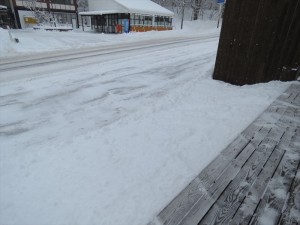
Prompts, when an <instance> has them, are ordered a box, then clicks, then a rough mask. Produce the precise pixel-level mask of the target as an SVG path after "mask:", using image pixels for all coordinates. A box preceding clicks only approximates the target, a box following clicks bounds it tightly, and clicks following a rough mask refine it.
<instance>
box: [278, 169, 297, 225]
mask: <svg viewBox="0 0 300 225" xmlns="http://www.w3.org/2000/svg"><path fill="white" fill-rule="evenodd" d="M285 224H300V164H299V165H298V169H297V170H296V175H295V176H294V180H293V182H292V185H291V188H290V190H289V192H288V198H287V200H286V204H285V206H284V208H283V210H282V214H281V216H280V219H279V222H278V225H285Z"/></svg>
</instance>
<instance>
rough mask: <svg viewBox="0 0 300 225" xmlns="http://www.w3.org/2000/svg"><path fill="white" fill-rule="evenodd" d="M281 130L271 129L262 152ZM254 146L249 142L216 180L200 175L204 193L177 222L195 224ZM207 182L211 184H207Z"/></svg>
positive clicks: (185, 224)
mask: <svg viewBox="0 0 300 225" xmlns="http://www.w3.org/2000/svg"><path fill="white" fill-rule="evenodd" d="M282 135H283V132H282V131H281V130H278V129H273V130H271V131H270V132H269V133H268V135H267V138H265V139H264V141H263V142H262V143H261V145H260V147H259V148H260V149H261V150H262V151H263V152H268V151H266V149H268V148H271V149H272V148H274V147H275V146H276V144H277V139H280V137H282ZM254 150H255V148H254V147H253V145H251V144H250V143H249V145H248V146H247V147H246V148H245V149H244V150H243V152H242V153H241V154H239V155H238V157H237V158H235V159H234V160H233V161H232V162H231V164H230V166H229V167H228V168H226V169H225V170H224V171H222V172H221V173H219V176H218V177H217V179H216V180H211V178H210V177H209V178H207V177H200V176H199V178H200V181H201V183H202V184H205V189H206V194H205V195H204V196H203V197H202V198H201V199H199V201H198V202H197V204H195V205H194V206H193V208H192V209H191V211H190V212H189V213H188V214H187V216H186V217H185V218H183V219H182V221H181V222H180V223H179V224H180V225H189V224H197V223H198V222H199V221H200V220H201V219H202V218H203V216H204V215H205V214H206V213H207V211H208V210H210V208H211V206H212V205H213V204H212V203H214V202H215V201H216V200H217V199H218V198H219V196H220V195H221V194H223V192H224V190H225V189H226V188H227V186H228V185H229V184H230V183H231V182H232V180H233V179H234V178H235V177H236V175H237V174H238V173H239V172H240V170H241V168H242V167H243V166H244V165H245V163H246V162H247V161H248V159H249V157H250V156H251V155H252V153H253V152H254ZM207 184H211V185H210V186H207Z"/></svg>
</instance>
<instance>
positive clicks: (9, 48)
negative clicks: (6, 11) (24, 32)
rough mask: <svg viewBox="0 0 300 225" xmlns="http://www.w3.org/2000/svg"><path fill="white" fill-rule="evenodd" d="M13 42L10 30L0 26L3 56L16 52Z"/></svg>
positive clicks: (0, 52) (1, 52) (0, 45)
mask: <svg viewBox="0 0 300 225" xmlns="http://www.w3.org/2000/svg"><path fill="white" fill-rule="evenodd" d="M13 44H14V43H13V42H12V41H11V40H10V37H9V33H8V30H5V29H3V28H0V56H1V57H3V56H6V55H8V54H10V53H12V52H14V50H13Z"/></svg>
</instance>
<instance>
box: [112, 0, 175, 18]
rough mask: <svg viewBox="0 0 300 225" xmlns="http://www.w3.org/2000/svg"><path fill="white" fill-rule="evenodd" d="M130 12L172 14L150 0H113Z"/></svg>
mask: <svg viewBox="0 0 300 225" xmlns="http://www.w3.org/2000/svg"><path fill="white" fill-rule="evenodd" d="M114 1H116V2H117V3H119V4H120V5H122V6H123V7H125V8H127V9H128V10H129V12H131V13H140V14H150V15H163V16H173V15H174V13H173V12H171V11H170V10H168V9H166V8H164V7H162V6H160V5H158V4H156V3H154V2H152V1H150V0H114Z"/></svg>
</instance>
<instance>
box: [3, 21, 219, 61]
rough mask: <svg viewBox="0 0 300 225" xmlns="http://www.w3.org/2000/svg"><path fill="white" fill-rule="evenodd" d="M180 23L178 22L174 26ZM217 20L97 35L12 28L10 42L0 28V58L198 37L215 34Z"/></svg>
mask: <svg viewBox="0 0 300 225" xmlns="http://www.w3.org/2000/svg"><path fill="white" fill-rule="evenodd" d="M177 26H179V25H177ZM216 26H217V22H216V21H205V22H201V23H192V22H189V21H187V22H185V25H184V30H174V31H171V32H170V31H162V32H156V31H153V32H147V33H129V34H117V35H116V34H99V33H95V32H92V31H90V32H88V31H86V32H83V31H82V30H76V31H71V32H56V31H52V32H51V31H44V30H33V29H23V30H11V34H12V37H13V38H18V39H19V41H20V42H19V43H10V41H9V40H8V34H7V32H6V31H5V30H3V29H1V28H0V60H1V58H2V57H8V56H14V57H15V56H20V55H23V54H32V53H45V52H49V51H57V50H67V49H79V48H83V47H94V46H110V45H115V44H120V43H132V42H139V41H146V40H158V41H159V40H160V39H163V38H169V37H170V36H172V37H197V36H198V35H199V34H203V33H205V34H208V33H216V31H218V29H217V28H216Z"/></svg>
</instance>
